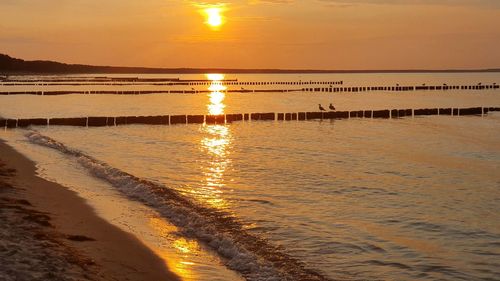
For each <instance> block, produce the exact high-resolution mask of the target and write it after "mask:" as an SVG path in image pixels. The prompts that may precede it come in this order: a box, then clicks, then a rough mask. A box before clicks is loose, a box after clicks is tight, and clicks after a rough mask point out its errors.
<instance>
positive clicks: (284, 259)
mask: <svg viewBox="0 0 500 281" xmlns="http://www.w3.org/2000/svg"><path fill="white" fill-rule="evenodd" d="M26 137H27V138H28V139H29V140H30V141H31V142H32V143H35V144H38V145H42V146H45V147H50V148H53V149H55V150H58V151H59V152H61V153H63V154H65V155H68V156H71V157H75V158H76V160H77V161H78V163H80V164H81V165H82V166H83V167H85V168H86V169H87V170H88V171H89V172H90V173H91V174H92V175H93V176H96V177H98V178H101V179H103V180H106V181H107V182H109V183H110V184H112V185H113V186H114V187H115V188H117V189H118V190H119V191H120V192H122V193H123V194H125V195H126V196H128V197H129V198H131V199H133V200H136V201H139V202H141V203H143V204H146V205H148V206H150V207H152V208H154V209H156V210H157V211H158V212H159V213H160V214H161V215H162V216H164V217H165V218H167V219H168V220H169V221H171V222H172V223H173V224H175V225H176V226H178V227H179V229H180V230H181V232H182V234H183V235H186V236H188V237H193V238H196V239H197V240H199V241H201V242H203V243H205V244H206V245H208V246H209V247H210V248H212V249H213V250H215V251H216V252H217V253H218V254H219V255H220V256H221V257H222V258H223V260H224V262H225V264H226V266H227V267H228V268H230V269H232V270H235V271H237V272H239V273H241V274H242V276H243V277H245V278H246V279H247V280H250V281H254V280H255V281H257V280H259V281H260V280H269V281H281V280H283V281H288V280H304V281H309V280H310V281H323V280H329V279H328V278H327V277H325V276H323V275H322V274H321V273H319V272H317V271H315V270H313V269H310V268H307V267H306V265H305V264H304V263H303V262H302V261H300V260H298V259H296V258H294V257H292V256H290V255H288V254H286V253H285V252H283V251H282V250H281V249H279V248H278V247H276V246H274V245H272V244H271V243H269V242H268V241H267V240H265V239H264V238H261V237H258V236H257V235H255V234H251V233H248V232H247V231H245V230H244V226H243V224H242V223H241V222H239V221H237V219H236V218H235V217H233V216H231V215H229V214H228V213H226V212H223V211H220V210H217V209H214V208H210V207H206V206H201V205H200V204H197V203H195V202H194V201H192V200H190V199H189V198H187V197H185V196H183V195H181V194H179V193H178V192H177V191H175V190H173V189H170V188H168V187H166V186H164V185H161V184H159V183H155V182H152V181H148V180H145V179H141V178H139V177H136V176H134V175H131V174H129V173H126V172H124V171H121V170H119V169H117V168H114V167H111V166H110V165H108V164H106V163H105V162H103V161H100V160H98V159H95V158H93V157H91V156H89V155H86V154H85V153H83V152H81V151H78V150H76V149H72V148H70V147H67V146H66V145H64V144H63V143H61V142H58V141H56V140H54V139H52V138H49V137H47V136H44V135H42V134H40V133H39V132H30V133H28V134H27V135H26Z"/></svg>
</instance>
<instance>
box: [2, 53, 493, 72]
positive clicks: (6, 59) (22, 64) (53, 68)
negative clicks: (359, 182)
mask: <svg viewBox="0 0 500 281" xmlns="http://www.w3.org/2000/svg"><path fill="white" fill-rule="evenodd" d="M490 72H491V73H498V72H500V68H491V69H393V70H384V69H378V70H324V69H238V68H152V67H121V66H94V65H83V64H66V63H60V62H54V61H39V60H35V61H25V60H22V59H16V58H12V57H10V56H8V55H4V54H0V76H1V75H33V74H54V75H57V74H59V75H64V74H90V73H94V74H104V73H106V74H205V73H228V74H258V73H261V74H364V73H490Z"/></svg>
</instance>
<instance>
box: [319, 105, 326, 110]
mask: <svg viewBox="0 0 500 281" xmlns="http://www.w3.org/2000/svg"><path fill="white" fill-rule="evenodd" d="M318 106H319V110H321V111H326V109H324V108H323V107H322V106H321V104H318Z"/></svg>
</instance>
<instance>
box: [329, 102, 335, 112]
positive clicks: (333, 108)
mask: <svg viewBox="0 0 500 281" xmlns="http://www.w3.org/2000/svg"><path fill="white" fill-rule="evenodd" d="M328 108H330V110H332V111H334V110H335V106H333V104H331V103H330V106H329V107H328Z"/></svg>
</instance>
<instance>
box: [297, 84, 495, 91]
mask: <svg viewBox="0 0 500 281" xmlns="http://www.w3.org/2000/svg"><path fill="white" fill-rule="evenodd" d="M499 88H500V85H497V84H496V83H494V84H490V85H482V84H476V85H453V86H448V85H437V86H436V85H435V86H426V85H420V86H399V85H397V86H371V87H370V86H363V87H315V88H304V89H303V91H304V92H330V93H339V92H352V93H356V92H373V91H385V92H408V91H447V90H492V89H499Z"/></svg>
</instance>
